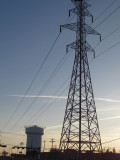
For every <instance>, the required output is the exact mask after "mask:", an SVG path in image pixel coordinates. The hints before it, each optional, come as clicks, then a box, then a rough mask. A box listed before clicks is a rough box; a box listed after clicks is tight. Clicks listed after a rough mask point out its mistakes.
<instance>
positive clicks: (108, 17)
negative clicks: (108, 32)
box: [94, 5, 120, 29]
mask: <svg viewBox="0 0 120 160" xmlns="http://www.w3.org/2000/svg"><path fill="white" fill-rule="evenodd" d="M119 8H120V5H119V6H118V7H117V8H115V9H114V10H113V11H112V12H111V13H110V14H109V15H108V16H107V17H105V18H104V19H103V20H102V21H101V22H100V23H99V24H98V25H97V26H96V27H95V28H94V29H96V28H97V27H99V26H100V25H101V24H102V23H103V22H104V21H106V20H107V19H108V18H109V17H110V16H111V15H112V14H113V13H115V12H116V11H117V10H118V9H119Z"/></svg>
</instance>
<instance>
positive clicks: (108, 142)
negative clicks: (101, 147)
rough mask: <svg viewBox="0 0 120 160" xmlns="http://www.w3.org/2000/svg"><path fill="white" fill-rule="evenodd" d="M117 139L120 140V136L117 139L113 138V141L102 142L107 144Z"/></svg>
mask: <svg viewBox="0 0 120 160" xmlns="http://www.w3.org/2000/svg"><path fill="white" fill-rule="evenodd" d="M117 140H120V138H117V139H113V140H111V141H107V142H104V143H102V144H107V143H111V142H114V141H117Z"/></svg>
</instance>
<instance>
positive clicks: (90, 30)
mask: <svg viewBox="0 0 120 160" xmlns="http://www.w3.org/2000/svg"><path fill="white" fill-rule="evenodd" d="M79 26H80V24H79V22H77V23H71V24H65V25H60V32H61V28H67V29H70V30H73V31H76V32H77V31H78V29H79ZM83 33H86V34H94V35H99V36H100V40H101V34H100V33H98V32H97V31H95V30H94V29H93V28H91V27H90V26H88V25H87V24H85V25H84V27H83Z"/></svg>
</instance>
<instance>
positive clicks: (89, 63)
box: [89, 42, 120, 64]
mask: <svg viewBox="0 0 120 160" xmlns="http://www.w3.org/2000/svg"><path fill="white" fill-rule="evenodd" d="M119 44H120V42H117V43H116V44H114V45H112V46H111V47H109V48H107V49H106V50H104V51H103V52H101V53H99V54H98V55H97V56H96V57H95V58H98V57H99V56H101V55H103V54H105V53H106V52H108V51H109V50H111V49H112V48H114V47H116V46H118V45H119ZM93 60H94V59H92V60H91V61H90V63H89V64H91V63H92V62H93Z"/></svg>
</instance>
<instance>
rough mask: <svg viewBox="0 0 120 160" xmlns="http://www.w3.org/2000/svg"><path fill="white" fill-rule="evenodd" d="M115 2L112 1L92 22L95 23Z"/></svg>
mask: <svg viewBox="0 0 120 160" xmlns="http://www.w3.org/2000/svg"><path fill="white" fill-rule="evenodd" d="M116 1H117V0H114V1H113V2H112V3H110V4H109V5H108V6H107V7H106V8H105V9H104V10H103V11H102V12H101V13H100V14H99V15H98V16H97V17H96V18H95V19H94V22H95V21H97V20H98V19H99V18H100V17H101V16H102V15H103V14H104V13H105V12H106V11H107V10H108V9H109V8H110V7H111V6H112V5H113V4H114V3H115V2H116Z"/></svg>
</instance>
